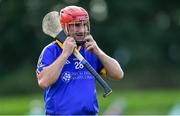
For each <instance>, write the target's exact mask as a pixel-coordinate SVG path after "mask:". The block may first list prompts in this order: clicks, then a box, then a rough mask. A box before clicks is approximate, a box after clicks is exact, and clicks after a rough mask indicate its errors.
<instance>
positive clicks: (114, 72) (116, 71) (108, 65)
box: [85, 35, 124, 80]
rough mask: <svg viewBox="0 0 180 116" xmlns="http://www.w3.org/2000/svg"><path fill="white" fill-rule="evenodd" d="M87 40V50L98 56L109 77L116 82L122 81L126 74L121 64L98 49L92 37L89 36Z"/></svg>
mask: <svg viewBox="0 0 180 116" xmlns="http://www.w3.org/2000/svg"><path fill="white" fill-rule="evenodd" d="M85 40H86V41H87V42H86V45H85V47H86V49H87V50H90V51H92V52H93V53H94V54H96V55H97V56H98V58H99V59H100V61H101V63H102V64H103V66H104V68H105V69H106V72H107V76H108V77H111V78H112V79H116V80H119V79H122V78H123V76H124V72H123V70H122V68H121V66H120V64H119V63H118V62H117V61H116V60H115V59H114V58H111V57H110V56H108V55H107V54H106V53H104V52H103V51H102V50H101V49H100V48H99V47H98V45H97V44H96V42H95V41H94V39H93V37H92V36H91V35H88V36H87V37H86V38H85Z"/></svg>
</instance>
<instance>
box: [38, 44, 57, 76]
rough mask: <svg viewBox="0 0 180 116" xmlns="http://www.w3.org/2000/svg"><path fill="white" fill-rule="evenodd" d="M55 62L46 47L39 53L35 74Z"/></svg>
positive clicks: (51, 53)
mask: <svg viewBox="0 0 180 116" xmlns="http://www.w3.org/2000/svg"><path fill="white" fill-rule="evenodd" d="M54 60H55V57H54V54H53V52H52V51H51V49H50V48H48V47H46V48H44V49H43V51H42V52H41V55H40V56H39V59H38V63H37V70H36V71H37V73H39V72H41V71H42V70H43V68H44V67H46V66H49V65H50V64H52V63H53V62H54Z"/></svg>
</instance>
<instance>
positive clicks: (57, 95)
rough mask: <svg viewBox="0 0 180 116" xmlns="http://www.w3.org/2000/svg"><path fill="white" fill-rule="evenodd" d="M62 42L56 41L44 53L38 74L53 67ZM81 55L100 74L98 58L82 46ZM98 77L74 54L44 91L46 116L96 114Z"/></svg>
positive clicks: (39, 63)
mask: <svg viewBox="0 0 180 116" xmlns="http://www.w3.org/2000/svg"><path fill="white" fill-rule="evenodd" d="M60 44H61V43H59V42H58V43H57V42H53V43H51V44H49V45H48V46H46V47H45V48H44V50H43V51H42V53H41V55H40V58H39V61H38V66H37V72H41V71H42V70H43V68H44V67H46V66H48V65H50V64H52V63H53V62H54V61H55V60H56V59H57V58H58V56H59V55H60V54H61V53H62V48H61V47H60V46H61V45H60ZM79 51H80V53H81V54H82V56H83V57H84V58H85V59H86V60H87V61H88V62H89V63H90V64H91V66H92V67H93V68H94V69H95V70H96V71H97V72H98V73H100V72H101V70H102V69H103V65H102V64H101V62H100V60H99V59H98V58H97V56H96V55H94V54H93V53H91V52H90V51H87V50H86V49H85V48H83V47H81V48H80V49H79ZM95 84H96V83H95V78H94V77H93V76H92V75H91V74H90V72H89V71H88V70H87V69H86V68H85V67H84V66H83V65H82V64H81V63H80V61H79V60H77V58H76V57H75V56H74V55H71V56H70V57H69V58H68V60H67V62H66V64H65V65H64V67H63V69H62V71H61V74H60V75H59V78H58V80H57V81H56V82H55V83H54V84H53V85H51V86H49V87H48V88H46V89H45V92H44V101H45V107H46V114H78V115H81V114H90V115H93V114H97V113H98V112H99V108H98V103H97V99H96V85H95Z"/></svg>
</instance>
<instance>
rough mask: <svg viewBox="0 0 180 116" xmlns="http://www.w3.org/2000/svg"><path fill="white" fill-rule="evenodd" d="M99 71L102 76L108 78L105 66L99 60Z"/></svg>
mask: <svg viewBox="0 0 180 116" xmlns="http://www.w3.org/2000/svg"><path fill="white" fill-rule="evenodd" d="M97 64H98V65H97V67H98V68H97V69H98V73H99V74H101V75H102V76H104V77H105V76H106V69H105V68H104V66H103V64H102V63H101V61H100V60H99V59H98V61H97Z"/></svg>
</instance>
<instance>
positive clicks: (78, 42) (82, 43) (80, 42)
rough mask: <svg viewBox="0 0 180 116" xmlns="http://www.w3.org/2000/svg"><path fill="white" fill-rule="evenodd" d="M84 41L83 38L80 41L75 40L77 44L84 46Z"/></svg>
mask: <svg viewBox="0 0 180 116" xmlns="http://www.w3.org/2000/svg"><path fill="white" fill-rule="evenodd" d="M85 43H86V41H84V40H82V41H77V40H76V44H77V46H84V44H85Z"/></svg>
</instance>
